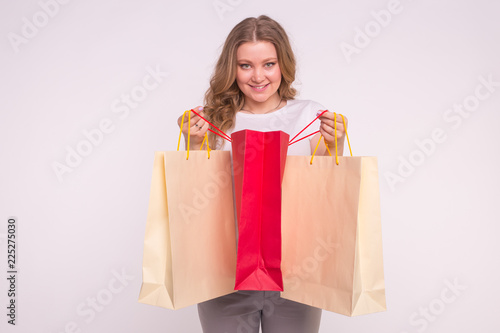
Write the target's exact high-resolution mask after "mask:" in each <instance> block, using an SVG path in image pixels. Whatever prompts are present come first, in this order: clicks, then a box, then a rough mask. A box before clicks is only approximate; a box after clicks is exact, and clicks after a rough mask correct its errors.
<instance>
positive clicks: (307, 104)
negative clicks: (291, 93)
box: [287, 99, 326, 120]
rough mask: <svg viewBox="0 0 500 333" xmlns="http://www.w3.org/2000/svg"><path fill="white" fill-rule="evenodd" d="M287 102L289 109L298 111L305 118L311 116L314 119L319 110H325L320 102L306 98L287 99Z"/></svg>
mask: <svg viewBox="0 0 500 333" xmlns="http://www.w3.org/2000/svg"><path fill="white" fill-rule="evenodd" d="M287 103H289V104H288V105H289V108H290V109H293V110H294V111H296V112H299V113H300V114H302V115H304V116H305V117H307V118H311V117H312V119H314V117H315V115H316V113H317V112H318V111H319V110H326V108H325V107H324V106H323V105H322V104H321V103H318V102H316V101H313V100H308V99H293V100H289V101H288V102H287ZM312 119H311V120H312Z"/></svg>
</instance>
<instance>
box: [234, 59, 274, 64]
mask: <svg viewBox="0 0 500 333" xmlns="http://www.w3.org/2000/svg"><path fill="white" fill-rule="evenodd" d="M270 61H278V59H277V58H267V59H264V60H263V61H262V62H263V63H266V62H270ZM238 62H248V63H252V62H251V61H250V60H246V59H239V60H238Z"/></svg>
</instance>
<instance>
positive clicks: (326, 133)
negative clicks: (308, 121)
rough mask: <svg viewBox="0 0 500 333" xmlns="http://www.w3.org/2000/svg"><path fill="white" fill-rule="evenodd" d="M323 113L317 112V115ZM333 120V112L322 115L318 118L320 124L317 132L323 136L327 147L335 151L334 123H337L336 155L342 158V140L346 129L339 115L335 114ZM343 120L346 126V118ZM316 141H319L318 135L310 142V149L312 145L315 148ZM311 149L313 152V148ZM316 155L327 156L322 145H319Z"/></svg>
mask: <svg viewBox="0 0 500 333" xmlns="http://www.w3.org/2000/svg"><path fill="white" fill-rule="evenodd" d="M323 111H325V110H319V111H318V115H320V114H321V113H322V112H323ZM333 118H334V116H333V112H329V111H328V112H325V113H323V115H322V116H321V117H319V118H318V119H319V120H320V121H321V124H320V126H319V131H320V133H321V135H323V138H324V139H325V142H326V144H327V145H328V147H329V148H333V149H335V122H336V123H337V151H338V155H339V156H342V155H343V153H344V140H345V133H346V128H345V127H344V122H343V121H342V117H341V116H340V114H337V117H336V119H335V122H334V120H333ZM344 119H345V123H346V126H347V118H346V117H345V116H344ZM318 140H319V134H316V135H315V136H314V137H313V139H312V140H311V147H312V145H313V144H314V146H316V143H317V142H318ZM312 149H313V150H314V147H313V148H312ZM317 154H318V155H327V154H328V152H327V151H326V148H325V146H324V145H321V144H320V146H319V147H318V151H317ZM332 154H333V152H332Z"/></svg>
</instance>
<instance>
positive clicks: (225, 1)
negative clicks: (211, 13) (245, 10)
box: [212, 0, 243, 21]
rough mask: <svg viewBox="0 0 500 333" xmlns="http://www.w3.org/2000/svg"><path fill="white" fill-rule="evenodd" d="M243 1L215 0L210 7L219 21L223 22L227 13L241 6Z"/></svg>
mask: <svg viewBox="0 0 500 333" xmlns="http://www.w3.org/2000/svg"><path fill="white" fill-rule="evenodd" d="M242 3H243V0H215V1H214V2H213V3H212V5H213V7H214V10H215V12H216V13H217V16H219V18H220V20H221V21H223V20H224V16H225V15H226V13H227V12H232V11H233V10H235V8H236V7H238V6H239V5H241V4H242Z"/></svg>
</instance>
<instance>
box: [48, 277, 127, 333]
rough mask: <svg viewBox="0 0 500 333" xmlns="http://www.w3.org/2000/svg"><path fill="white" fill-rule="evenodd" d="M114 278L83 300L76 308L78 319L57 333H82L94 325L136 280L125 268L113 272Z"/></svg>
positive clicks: (68, 323)
mask: <svg viewBox="0 0 500 333" xmlns="http://www.w3.org/2000/svg"><path fill="white" fill-rule="evenodd" d="M111 274H112V275H113V277H112V278H111V279H109V281H108V283H107V284H106V285H105V286H104V287H103V288H102V289H99V290H98V291H97V292H95V294H93V295H90V296H88V297H87V298H85V300H82V301H81V302H80V303H79V304H78V305H77V307H76V310H75V312H76V315H77V316H78V319H75V320H71V321H68V322H67V323H66V324H65V325H64V327H63V328H62V329H59V330H58V331H57V333H82V332H85V331H87V330H85V329H84V328H85V326H88V325H89V324H90V323H92V322H93V321H94V320H95V318H96V317H97V316H99V314H100V313H102V312H104V311H105V310H106V308H108V307H109V305H110V304H111V302H113V300H114V299H115V298H116V296H117V295H118V294H120V293H122V292H123V290H125V288H127V287H128V286H129V283H130V282H131V281H133V280H134V279H135V276H133V275H129V274H128V273H127V272H126V271H125V269H124V268H122V270H121V272H118V271H116V270H112V271H111Z"/></svg>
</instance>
